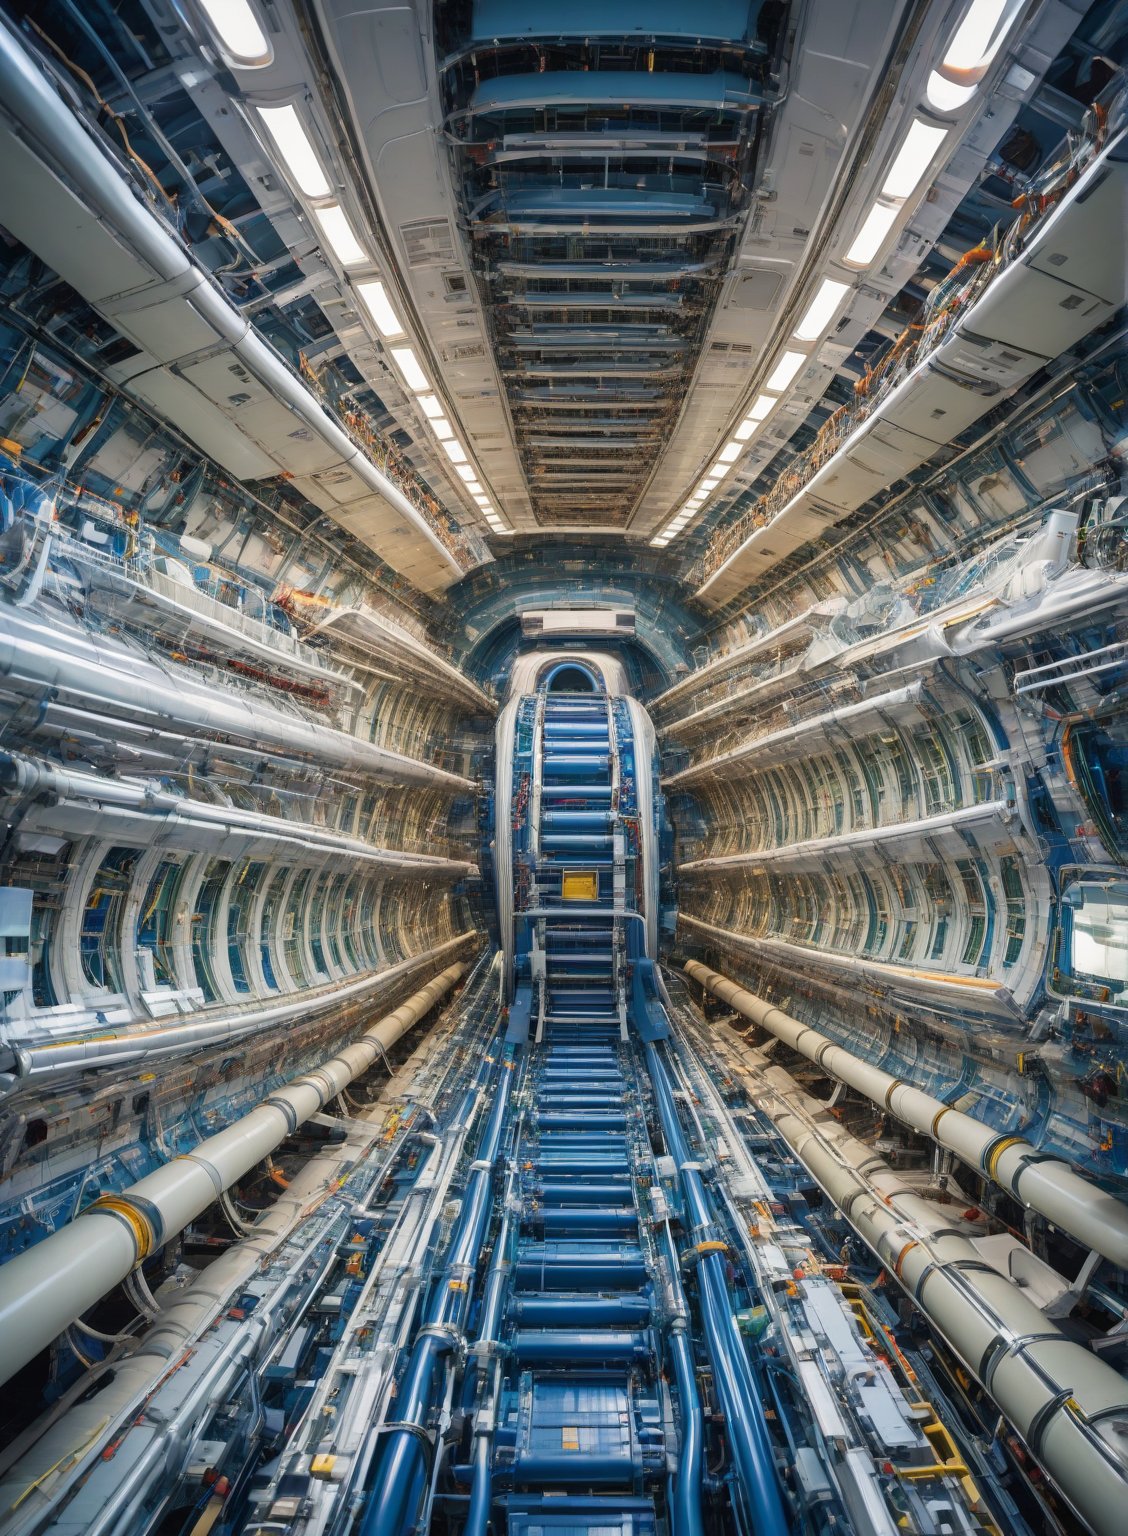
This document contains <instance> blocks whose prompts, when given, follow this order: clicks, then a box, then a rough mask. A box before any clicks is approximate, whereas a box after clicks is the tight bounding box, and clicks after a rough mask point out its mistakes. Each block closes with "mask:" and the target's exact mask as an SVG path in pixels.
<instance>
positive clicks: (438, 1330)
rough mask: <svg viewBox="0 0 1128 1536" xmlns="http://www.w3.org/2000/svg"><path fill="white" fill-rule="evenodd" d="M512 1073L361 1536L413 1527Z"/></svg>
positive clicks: (497, 1102)
mask: <svg viewBox="0 0 1128 1536" xmlns="http://www.w3.org/2000/svg"><path fill="white" fill-rule="evenodd" d="M492 1064H493V1058H492V1057H487V1058H486V1062H485V1063H484V1064H483V1075H482V1077H481V1078H480V1079H479V1083H480V1084H481V1085H484V1083H485V1081H486V1077H485V1072H486V1070H487V1068H488V1067H489V1066H491V1065H492ZM513 1066H514V1062H513V1051H512V1049H511V1048H510V1049H507V1050H506V1053H505V1056H504V1057H503V1059H502V1063H501V1071H500V1079H499V1082H498V1085H497V1091H496V1093H495V1096H494V1102H493V1108H492V1110H491V1111H490V1118H489V1122H488V1124H487V1126H486V1131H485V1135H484V1136H483V1138H482V1145H481V1147H480V1149H479V1155H478V1157H477V1158H476V1159H475V1161H474V1163H473V1164H472V1170H473V1171H472V1172H471V1175H470V1179H469V1182H468V1184H467V1186H466V1193H465V1195H464V1196H463V1200H462V1207H461V1210H460V1212H459V1217H458V1225H457V1226H456V1228H455V1232H454V1236H453V1238H452V1240H451V1245H450V1248H449V1250H448V1258H447V1260H446V1263H445V1265H444V1267H443V1274H442V1279H441V1281H440V1284H439V1287H438V1289H437V1290H436V1292H435V1295H434V1297H433V1299H432V1301H431V1304H430V1306H429V1308H428V1310H427V1319H426V1322H425V1323H424V1326H423V1327H422V1328H421V1329H420V1331H419V1333H418V1335H417V1336H416V1341H415V1347H414V1349H413V1350H412V1352H411V1359H410V1360H409V1362H408V1366H407V1372H406V1374H405V1376H404V1378H403V1381H402V1382H401V1383H400V1387H399V1391H398V1393H397V1394H396V1404H397V1408H398V1414H399V1416H398V1418H397V1421H396V1423H395V1424H394V1425H392V1426H389V1432H388V1437H387V1441H386V1442H385V1447H384V1454H383V1458H382V1460H381V1462H380V1468H379V1471H378V1473H377V1479H376V1484H375V1486H374V1488H373V1490H372V1495H371V1497H370V1498H369V1501H368V1505H367V1508H366V1509H365V1512H364V1519H363V1522H362V1524H361V1527H360V1536H402V1532H403V1531H404V1530H405V1528H409V1527H410V1526H411V1524H412V1522H413V1517H414V1509H413V1503H412V1496H413V1494H414V1493H415V1491H416V1490H417V1489H418V1486H419V1481H420V1478H421V1477H422V1475H423V1473H424V1470H425V1464H424V1459H423V1447H422V1445H421V1443H420V1436H422V1435H425V1434H426V1430H427V1421H428V1418H429V1416H430V1412H431V1407H432V1404H433V1402H434V1395H435V1373H436V1366H437V1365H438V1362H439V1360H440V1359H441V1358H442V1357H443V1356H444V1355H447V1354H449V1353H450V1352H451V1350H452V1349H454V1348H455V1347H456V1346H457V1344H458V1343H459V1342H460V1341H461V1339H462V1335H463V1330H464V1328H465V1326H466V1317H467V1313H468V1311H469V1307H470V1288H471V1285H472V1284H473V1278H474V1271H475V1269H476V1267H477V1259H478V1255H479V1254H480V1253H481V1249H482V1241H483V1239H484V1237H485V1232H486V1224H487V1222H488V1220H489V1215H490V1207H491V1200H490V1195H491V1191H492V1186H493V1171H494V1164H495V1162H496V1161H497V1156H498V1150H499V1148H500V1146H501V1134H502V1130H503V1128H504V1124H505V1115H506V1110H507V1109H508V1107H509V1090H510V1084H511V1083H512V1081H513Z"/></svg>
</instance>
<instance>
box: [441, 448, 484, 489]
mask: <svg viewBox="0 0 1128 1536" xmlns="http://www.w3.org/2000/svg"><path fill="white" fill-rule="evenodd" d="M443 447H444V448H445V447H446V443H444V444H443ZM454 468H455V471H456V473H457V474H460V475H461V476H462V478H463V479H464V480H473V479H474V477H475V475H477V473H478V471H477V470H476V469H475V468H474V466H473V465H472V464H456V465H455V466H454Z"/></svg>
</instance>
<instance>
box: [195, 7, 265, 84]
mask: <svg viewBox="0 0 1128 1536" xmlns="http://www.w3.org/2000/svg"><path fill="white" fill-rule="evenodd" d="M200 9H201V10H202V11H203V13H204V15H205V16H206V17H207V18H208V21H209V22H210V23H211V25H212V29H213V31H214V32H215V35H216V37H218V39H219V41H220V43H221V44H222V45H223V51H224V52H225V53H226V54H227V56H228V58H229V59H230V60H231V62H232V63H233V64H236V65H242V67H243V68H244V69H256V68H257V69H261V68H262V67H263V65H265V64H269V63H270V61H271V59H273V57H274V50H273V48H271V46H270V43H269V41H268V40H267V36H266V33H265V32H264V31H263V30H262V28H261V27H260V26H259V24H258V18H257V17H256V16H255V13H254V11H253V10H252V9H251V7H250V5H249V4H248V0H200Z"/></svg>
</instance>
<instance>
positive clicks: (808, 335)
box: [795, 277, 850, 341]
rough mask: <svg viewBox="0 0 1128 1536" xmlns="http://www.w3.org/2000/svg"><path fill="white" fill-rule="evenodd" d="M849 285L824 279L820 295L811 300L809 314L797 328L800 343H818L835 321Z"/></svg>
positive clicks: (828, 278) (797, 337)
mask: <svg viewBox="0 0 1128 1536" xmlns="http://www.w3.org/2000/svg"><path fill="white" fill-rule="evenodd" d="M849 287H850V285H849V283H839V282H836V281H835V280H834V278H832V277H824V278H823V281H822V285H821V287H820V288H819V291H818V293H816V294H815V296H814V298H813V299H812V300H811V304H810V307H809V308H808V310H807V313H806V314H805V315H804V316H803V318H802V320H800V322H799V324H798V325H797V326H796V327H795V336H796V339H797V340H798V341H817V340H818V339H819V337H820V336H821V335H822V333H823V332H824V331H825V330H826V328H827V326H828V325H829V324H830V322H831V321H832V320H833V319H834V312H835V310H836V309H837V308H838V306H839V304H841V303H842V296H843V294H844V293H846V292H847V291H848V289H849Z"/></svg>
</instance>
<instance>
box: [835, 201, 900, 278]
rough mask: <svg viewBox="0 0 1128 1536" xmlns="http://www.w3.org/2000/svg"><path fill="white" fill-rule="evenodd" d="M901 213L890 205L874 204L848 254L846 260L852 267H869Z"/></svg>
mask: <svg viewBox="0 0 1128 1536" xmlns="http://www.w3.org/2000/svg"><path fill="white" fill-rule="evenodd" d="M900 211H901V210H900V209H899V208H891V207H890V206H889V204H888V203H874V205H873V207H872V208H871V209H870V211H869V213H868V214H867V215H866V221H865V223H864V224H863V225H862V227H861V229H859V231H858V233H857V234H856V235H855V236H854V243H853V245H852V246H851V247H850V249H849V250H848V251H847V252H846V260H847V261H848V262H850V264H851V265H852V266H857V267H868V266H869V264H870V262H871V261H872V260H873V259H874V257H875V256H876V255H877V253H878V251H880V249H881V247H882V246H883V245H884V244H885V238H886V236H887V235H888V233H889V231H890V230H891V229H892V228H893V225H894V222H895V221H896V218H897V215H898V214H899V213H900Z"/></svg>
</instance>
